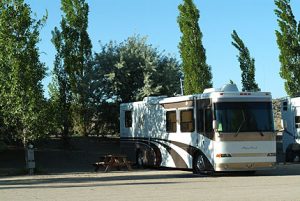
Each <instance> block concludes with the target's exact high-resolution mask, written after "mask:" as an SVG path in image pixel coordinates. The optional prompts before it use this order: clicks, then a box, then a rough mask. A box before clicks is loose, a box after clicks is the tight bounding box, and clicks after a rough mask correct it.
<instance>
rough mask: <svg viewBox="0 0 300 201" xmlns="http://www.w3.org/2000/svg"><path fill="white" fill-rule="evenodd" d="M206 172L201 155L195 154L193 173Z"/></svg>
mask: <svg viewBox="0 0 300 201" xmlns="http://www.w3.org/2000/svg"><path fill="white" fill-rule="evenodd" d="M205 170H206V162H205V158H204V156H203V155H202V154H197V155H196V156H195V157H194V164H193V173H194V174H201V173H203V172H204V171H205Z"/></svg>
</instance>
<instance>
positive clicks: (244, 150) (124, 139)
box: [120, 84, 276, 173]
mask: <svg viewBox="0 0 300 201" xmlns="http://www.w3.org/2000/svg"><path fill="white" fill-rule="evenodd" d="M120 139H121V150H122V151H123V152H124V153H126V154H127V155H128V157H129V158H130V159H131V160H132V161H135V162H136V164H137V165H138V166H155V167H169V168H179V169H191V170H193V172H194V173H202V172H209V171H252V172H254V171H256V170H259V169H269V168H273V167H274V166H275V162H276V140H275V132H274V123H273V113H272V98H271V94H270V93H268V92H239V91H238V89H237V87H236V85H234V84H229V85H225V86H223V87H222V88H221V89H213V88H211V89H206V90H204V92H203V93H202V94H195V95H187V96H178V97H164V96H158V97H146V98H144V99H143V101H140V102H133V103H124V104H121V105H120Z"/></svg>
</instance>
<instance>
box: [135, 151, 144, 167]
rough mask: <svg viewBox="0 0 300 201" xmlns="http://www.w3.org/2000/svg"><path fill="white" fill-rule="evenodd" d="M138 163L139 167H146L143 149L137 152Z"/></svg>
mask: <svg viewBox="0 0 300 201" xmlns="http://www.w3.org/2000/svg"><path fill="white" fill-rule="evenodd" d="M136 165H137V167H138V168H143V167H144V156H143V153H142V152H141V151H138V152H137V154H136Z"/></svg>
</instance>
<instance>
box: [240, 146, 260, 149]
mask: <svg viewBox="0 0 300 201" xmlns="http://www.w3.org/2000/svg"><path fill="white" fill-rule="evenodd" d="M242 149H246V150H249V149H257V146H243V147H242Z"/></svg>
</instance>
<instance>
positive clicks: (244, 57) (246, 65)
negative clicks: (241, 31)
mask: <svg viewBox="0 0 300 201" xmlns="http://www.w3.org/2000/svg"><path fill="white" fill-rule="evenodd" d="M231 37H232V39H233V42H231V44H232V45H233V46H234V47H236V49H237V50H238V51H239V55H238V56H237V57H238V60H239V62H240V68H241V71H242V85H243V88H242V90H243V91H260V89H259V87H258V84H257V83H256V82H255V60H254V58H251V56H250V52H249V50H248V48H247V47H246V46H245V44H244V42H243V41H242V39H241V38H240V37H239V36H238V34H237V33H236V31H235V30H233V32H232V34H231Z"/></svg>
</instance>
